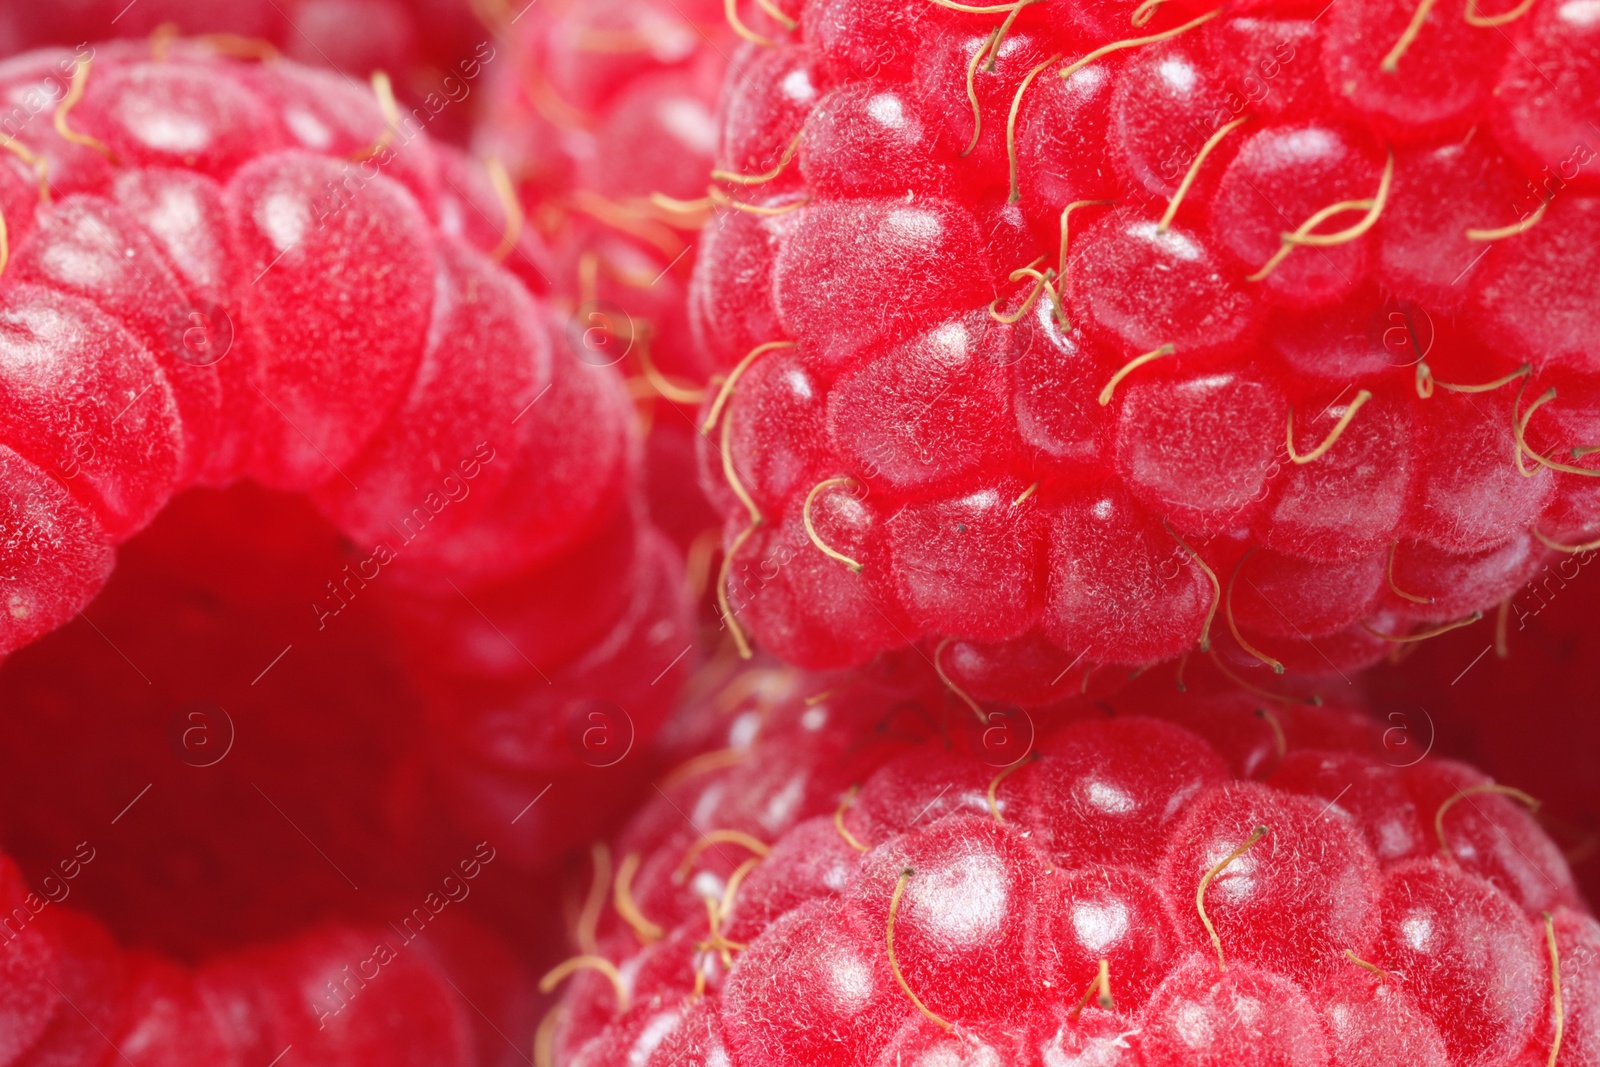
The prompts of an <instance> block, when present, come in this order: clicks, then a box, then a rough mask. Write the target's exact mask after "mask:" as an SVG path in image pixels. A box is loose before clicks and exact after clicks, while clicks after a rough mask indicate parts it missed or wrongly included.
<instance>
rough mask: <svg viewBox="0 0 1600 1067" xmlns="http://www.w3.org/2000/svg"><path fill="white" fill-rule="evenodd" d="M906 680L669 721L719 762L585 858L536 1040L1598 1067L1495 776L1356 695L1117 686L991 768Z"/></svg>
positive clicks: (793, 1059) (1566, 897)
mask: <svg viewBox="0 0 1600 1067" xmlns="http://www.w3.org/2000/svg"><path fill="white" fill-rule="evenodd" d="M929 673H930V672H927V671H926V670H925V669H924V668H919V669H918V671H916V672H911V671H908V670H905V669H904V667H903V666H901V667H894V666H893V664H892V663H886V664H885V667H884V668H880V669H878V670H876V671H875V672H873V674H872V676H870V677H857V678H843V679H841V678H839V677H837V676H835V677H833V678H817V677H814V676H812V677H807V676H803V675H802V676H795V675H789V676H787V677H786V678H785V679H784V680H783V681H782V682H780V684H779V687H778V690H777V692H776V693H774V692H773V686H771V685H768V686H766V687H765V688H764V689H763V688H761V687H756V686H752V687H750V688H751V689H753V690H754V691H755V692H756V693H757V694H759V695H760V696H764V697H766V698H767V699H765V700H762V699H754V700H752V699H747V700H745V701H744V702H743V703H741V704H739V705H737V706H736V707H735V708H734V709H733V712H734V717H733V720H732V723H731V724H730V723H729V721H728V718H727V712H726V711H725V710H721V709H715V708H713V707H708V708H705V709H702V710H698V711H696V710H690V711H689V712H687V713H686V714H687V716H688V717H689V720H690V721H691V722H699V723H702V724H707V725H702V727H701V729H702V730H705V731H707V732H710V733H711V734H712V735H713V736H714V737H715V736H717V735H720V737H721V740H720V741H717V740H713V741H712V743H713V744H717V745H721V746H724V747H720V748H717V749H714V750H713V751H712V752H710V753H707V754H705V755H702V756H701V757H698V758H696V759H694V760H691V761H689V762H688V763H686V764H685V765H684V766H683V767H682V768H681V769H680V770H679V771H677V772H675V773H673V774H670V775H669V776H667V778H666V779H665V780H664V781H663V782H661V783H660V784H659V788H660V790H661V794H660V795H659V796H657V797H655V798H653V799H652V801H651V802H650V803H649V804H647V805H646V806H645V808H644V809H643V810H642V811H641V812H640V813H639V815H638V816H637V818H636V819H635V821H634V823H633V824H632V826H631V827H630V828H629V829H627V830H626V831H624V832H623V834H622V835H621V837H620V838H619V839H618V840H617V842H616V845H615V847H614V848H612V849H607V848H604V847H597V849H596V850H595V853H594V856H595V872H594V881H593V883H592V885H591V886H590V888H589V890H588V893H587V901H588V903H587V905H586V906H584V907H582V908H581V909H580V910H579V911H578V912H577V914H578V920H577V925H576V927H575V932H574V941H575V944H576V947H577V950H578V951H579V952H580V953H581V955H579V956H576V957H574V958H573V959H572V960H570V961H568V962H567V963H566V964H563V965H562V966H560V967H558V968H557V969H556V970H555V971H553V972H552V973H551V975H550V976H549V977H548V978H547V979H546V984H547V985H552V984H554V983H555V982H557V981H560V980H562V979H564V978H568V977H569V976H570V980H571V985H570V988H569V989H568V991H567V995H566V998H565V1000H564V1001H563V1002H562V1004H561V1005H560V1007H559V1009H558V1011H557V1012H556V1013H555V1014H554V1015H553V1016H552V1017H551V1018H552V1020H553V1021H552V1022H551V1023H549V1024H547V1025H546V1026H545V1027H544V1028H542V1042H543V1044H542V1048H543V1049H544V1051H545V1055H547V1056H551V1055H553V1056H554V1062H560V1063H572V1064H582V1065H584V1067H603V1065H610V1064H623V1063H629V1064H638V1065H645V1067H654V1065H665V1064H670V1063H696V1064H711V1063H727V1062H731V1063H739V1064H745V1063H802V1064H838V1065H877V1067H890V1065H894V1064H905V1063H907V1062H912V1063H962V1064H980V1063H981V1064H999V1063H1008V1064H1009V1063H1017V1064H1030V1063H1031V1064H1037V1063H1045V1064H1051V1063H1085V1064H1088V1063H1092V1064H1129V1065H1133V1064H1142V1065H1146V1067H1155V1065H1167V1064H1171V1065H1174V1067H1176V1065H1185V1067H1194V1065H1199V1064H1207V1065H1211V1064H1215V1065H1223V1064H1234V1065H1237V1064H1247V1065H1253V1064H1261V1065H1265V1064H1294V1065H1304V1067H1332V1065H1344V1064H1354V1063H1366V1062H1381V1063H1394V1064H1399V1063H1427V1064H1435V1065H1439V1067H1445V1065H1451V1067H1466V1065H1473V1067H1487V1065H1489V1064H1510V1063H1516V1064H1524V1063H1526V1064H1530V1065H1531V1064H1534V1063H1545V1062H1547V1061H1550V1060H1551V1058H1552V1057H1557V1058H1556V1060H1555V1062H1566V1063H1585V1064H1588V1063H1594V1062H1600V1060H1597V1057H1600V955H1596V953H1597V952H1600V923H1596V921H1595V920H1594V919H1593V918H1592V917H1590V915H1589V914H1588V913H1587V911H1586V910H1585V909H1584V907H1583V905H1582V903H1581V901H1580V898H1579V897H1578V894H1577V892H1576V890H1575V888H1574V886H1573V883H1572V880H1571V875H1570V872H1569V871H1568V869H1567V867H1566V864H1565V863H1564V861H1563V860H1562V858H1561V855H1560V853H1559V852H1558V851H1557V850H1556V849H1555V848H1554V846H1553V845H1552V843H1551V841H1550V840H1549V838H1547V837H1546V836H1545V835H1544V833H1543V831H1541V830H1540V829H1539V827H1538V825H1537V824H1536V823H1535V822H1534V821H1533V819H1532V817H1531V816H1530V815H1529V814H1528V813H1527V811H1526V810H1525V809H1524V808H1523V807H1522V806H1521V805H1520V804H1519V803H1518V802H1517V801H1516V800H1515V799H1514V795H1515V794H1514V793H1513V791H1511V790H1507V789H1505V788H1504V787H1501V786H1497V785H1494V784H1492V783H1490V782H1488V780H1486V779H1485V778H1484V777H1483V776H1482V775H1481V774H1479V773H1478V772H1476V771H1474V770H1472V769H1471V768H1469V767H1467V766H1466V765H1463V764H1455V763H1450V762H1447V761H1443V760H1438V759H1429V760H1425V761H1422V762H1420V763H1417V764H1415V765H1413V766H1410V767H1408V768H1405V769H1399V768H1397V767H1396V766H1394V765H1393V762H1392V761H1393V760H1394V757H1395V753H1394V752H1392V751H1391V750H1390V749H1389V748H1387V747H1386V746H1385V745H1384V744H1383V742H1382V739H1381V738H1380V737H1379V736H1378V733H1379V731H1380V730H1381V726H1379V725H1377V724H1375V722H1374V721H1373V720H1371V719H1369V718H1368V717H1367V716H1366V715H1365V714H1364V713H1363V712H1361V711H1358V710H1356V709H1354V708H1341V709H1331V708H1309V707H1304V706H1299V707H1292V708H1287V709H1284V710H1282V711H1280V712H1278V713H1277V714H1275V715H1271V716H1264V715H1262V714H1260V713H1254V712H1253V705H1252V704H1251V703H1250V702H1249V701H1248V700H1241V699H1239V698H1238V697H1237V696H1226V695H1224V696H1210V697H1205V696H1200V695H1197V694H1191V695H1181V694H1177V693H1174V692H1172V691H1171V690H1170V689H1168V688H1166V687H1165V686H1164V685H1163V686H1152V685H1146V684H1144V683H1141V684H1140V685H1139V686H1136V687H1134V688H1131V689H1129V690H1127V691H1125V692H1124V693H1122V694H1121V695H1120V696H1117V697H1113V698H1110V699H1108V700H1105V701H1101V702H1099V703H1098V704H1097V705H1096V706H1093V707H1089V706H1085V705H1083V704H1079V705H1076V706H1068V707H1064V708H1063V709H1062V710H1061V711H1060V713H1059V714H1058V715H1056V716H1055V717H1053V719H1052V721H1051V722H1050V725H1049V726H1048V727H1047V726H1045V725H1044V724H1043V721H1042V720H1039V733H1038V737H1037V738H1036V745H1034V744H1030V745H1028V746H1027V748H1026V749H1024V750H1023V751H1026V755H1024V757H1023V758H1022V759H1019V760H1015V761H1014V762H1005V760H1009V759H1011V758H1012V756H1014V755H1015V753H1014V752H1012V753H1008V754H1007V755H1006V757H1004V759H997V758H995V757H994V755H993V753H994V752H995V751H996V747H995V746H994V744H993V738H992V737H990V736H989V735H988V734H987V733H986V731H988V730H992V729H999V730H1002V731H1018V730H1025V731H1031V730H1032V728H1033V726H1034V723H1035V720H1031V719H1028V718H1027V717H1025V716H1022V717H1018V718H1012V719H1009V720H1006V721H1004V722H1002V721H1001V720H998V719H991V720H990V721H989V722H988V723H987V724H985V725H976V727H975V724H974V723H973V722H972V720H971V718H970V715H968V713H967V712H966V711H965V710H964V709H961V708H959V707H957V708H956V712H957V713H958V714H955V715H952V714H951V713H950V706H951V705H953V704H954V702H953V701H947V700H946V699H945V698H946V693H945V692H944V691H942V690H941V688H940V687H939V685H938V683H937V682H935V681H934V680H933V679H932V678H931V677H929ZM814 689H818V690H821V691H820V692H814V691H813V690H814ZM711 703H712V704H713V705H714V704H715V702H714V701H713V702H711ZM1180 722H1182V723H1187V724H1189V725H1190V726H1192V727H1194V729H1190V728H1187V727H1186V726H1183V725H1179V723H1180ZM709 724H715V725H709ZM680 729H681V727H680ZM1028 736H1029V739H1030V741H1032V740H1035V739H1033V738H1032V735H1031V734H1029V735H1028ZM1250 738H1263V739H1264V740H1265V743H1266V748H1265V749H1264V750H1262V749H1260V747H1259V745H1258V744H1257V743H1256V742H1255V741H1253V740H1247V739H1250ZM986 756H987V757H988V758H985V757H986ZM1258 756H1259V757H1260V758H1259V759H1258V758H1257V757H1258ZM1241 758H1243V759H1245V760H1247V761H1248V762H1247V763H1241V762H1240V760H1241ZM1247 766H1248V767H1249V770H1248V771H1246V767H1247ZM1507 794H1512V795H1507ZM608 897H609V898H610V900H611V902H612V905H613V906H612V907H610V908H605V907H604V904H605V901H606V900H607V898H608ZM1557 1054H1559V1055H1557ZM547 1062H548V1061H547Z"/></svg>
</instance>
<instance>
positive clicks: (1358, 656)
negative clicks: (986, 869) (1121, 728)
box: [674, 0, 1600, 702]
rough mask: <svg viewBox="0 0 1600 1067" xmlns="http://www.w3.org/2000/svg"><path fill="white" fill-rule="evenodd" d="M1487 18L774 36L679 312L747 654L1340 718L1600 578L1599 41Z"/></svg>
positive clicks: (1120, 14)
mask: <svg viewBox="0 0 1600 1067" xmlns="http://www.w3.org/2000/svg"><path fill="white" fill-rule="evenodd" d="M780 6H782V5H780ZM1480 7H1481V5H1480V4H1479V3H1478V2H1477V0H1473V2H1472V3H1467V2H1466V0H1459V2H1454V3H1451V4H1450V5H1448V6H1447V7H1435V6H1433V5H1428V6H1427V7H1419V6H1417V5H1414V4H1408V3H1398V2H1396V3H1389V2H1387V0H1381V2H1380V0H1374V2H1373V3H1366V2H1364V0H1363V2H1357V3H1353V4H1351V5H1350V6H1348V7H1345V6H1341V7H1339V8H1338V9H1337V10H1335V11H1333V12H1330V13H1329V14H1328V17H1326V18H1323V17H1320V16H1321V13H1320V11H1319V10H1317V9H1316V6H1315V5H1309V6H1308V5H1302V4H1289V5H1278V6H1276V7H1274V8H1272V10H1270V11H1269V10H1267V9H1265V8H1259V7H1258V6H1248V5H1247V6H1246V7H1244V8H1240V9H1237V10H1234V9H1228V10H1220V9H1219V10H1216V11H1211V10H1207V9H1205V8H1204V6H1203V5H1197V4H1189V3H1184V4H1177V3H1172V4H1165V5H1162V4H1159V3H1146V4H1141V5H1138V6H1137V7H1135V6H1134V5H1132V4H1128V5H1122V4H1117V5H1111V4H1095V5H1087V6H1086V5H1082V4H1078V5H1072V4H1067V3H1065V2H1064V0H1062V2H1060V3H1057V2H1054V0H1052V2H1043V0H1041V2H1039V3H1032V4H1019V5H1014V6H1007V5H990V6H987V7H985V6H982V5H976V6H975V5H963V4H954V3H945V2H944V0H870V2H869V0H808V2H805V3H798V4H793V5H789V6H787V7H783V10H784V11H785V13H786V14H787V15H788V16H792V17H793V18H794V20H795V21H796V26H795V27H793V28H785V27H784V26H782V25H781V24H777V25H774V26H772V27H771V32H770V33H765V34H763V35H762V36H764V37H765V38H767V39H766V40H764V41H759V42H758V41H749V42H746V43H745V44H742V45H741V46H740V52H739V53H738V54H736V55H735V56H734V57H733V58H732V60H731V63H730V73H729V76H728V81H727V87H726V89H725V92H724V106H723V110H722V124H723V129H722V133H721V146H720V150H719V153H718V156H717V165H718V167H719V168H720V169H719V170H718V171H717V172H716V174H715V175H714V177H715V178H716V179H717V180H716V182H715V183H714V188H713V190H712V193H711V197H710V202H712V203H713V204H718V205H723V204H725V205H726V206H725V207H723V208H722V209H721V211H720V213H719V216H718V217H717V218H716V219H715V221H714V222H713V223H712V224H711V225H709V226H708V227H707V228H706V230H705V231H704V233H703V235H702V245H701V247H700V249H699V254H698V260H697V262H696V266H695V276H694V281H693V284H692V287H691V292H690V296H689V308H690V313H691V322H692V325H693V327H694V329H695V331H696V335H697V336H698V337H699V338H700V339H701V340H702V343H703V347H704V349H705V351H706V352H708V353H709V354H710V356H711V358H712V359H713V360H714V361H715V362H716V363H717V364H718V366H719V368H720V370H719V374H718V375H717V376H716V377H715V378H713V379H712V388H711V389H710V390H709V392H710V393H711V396H710V397H709V399H708V401H707V403H706V404H705V405H704V406H703V408H702V422H703V430H704V435H703V439H702V453H703V460H702V481H703V483H704V484H705V486H706V489H707V492H708V494H710V496H711V497H712V499H713V502H714V503H715V504H716V506H717V507H718V509H719V510H720V511H721V513H722V515H723V517H724V547H725V549H726V552H727V562H726V563H725V565H724V567H723V573H722V582H721V587H722V588H721V591H722V594H723V598H722V600H723V602H722V604H721V610H722V614H723V616H724V621H725V624H726V626H727V627H728V628H729V629H731V630H732V631H733V637H734V638H735V640H736V642H737V643H738V644H739V645H740V647H741V649H742V650H743V649H745V647H746V646H747V645H748V644H749V643H751V642H752V641H753V642H755V643H759V644H761V645H763V646H764V647H766V648H767V649H768V650H770V651H771V652H773V653H774V654H776V655H778V656H779V657H781V658H783V659H785V660H788V661H790V662H793V663H796V664H798V665H801V666H803V667H807V668H813V669H831V668H838V667H844V666H849V665H853V664H860V663H863V662H866V661H867V660H869V659H871V658H872V657H873V656H875V655H876V654H878V653H879V652H882V651H884V650H887V649H895V648H901V647H904V646H906V645H912V644H914V645H919V646H921V647H922V648H923V649H924V652H925V654H928V658H930V659H935V658H939V657H936V656H935V655H932V654H930V653H932V651H933V650H935V649H946V653H945V655H944V657H943V662H942V663H941V666H942V668H943V669H946V670H953V678H954V679H955V681H956V682H957V683H958V684H960V685H962V686H963V687H965V688H966V689H967V690H969V691H970V692H971V693H972V694H973V695H974V696H975V697H976V698H977V699H980V700H981V699H989V698H990V697H991V695H992V696H993V697H994V698H995V699H1001V698H1002V693H1001V689H1000V688H995V689H990V688H988V687H989V686H991V685H998V684H999V683H997V682H995V681H994V680H993V679H994V674H995V672H991V671H986V672H979V673H973V674H970V675H969V674H967V673H964V672H965V671H967V670H968V669H969V668H976V666H977V658H978V657H979V655H980V654H979V652H978V651H977V650H978V649H979V648H980V647H981V648H982V649H984V650H985V651H984V652H982V653H981V656H982V657H984V658H987V657H998V656H1004V657H1008V658H1013V659H1015V658H1020V657H1023V656H1033V657H1036V658H1037V657H1038V656H1039V655H1041V651H1042V650H1053V651H1043V654H1044V655H1048V656H1050V657H1051V659H1050V661H1049V662H1050V665H1051V666H1053V668H1054V670H1053V671H1052V672H1051V674H1050V676H1051V677H1055V676H1057V675H1060V674H1061V672H1062V671H1064V670H1067V669H1069V668H1070V665H1072V664H1074V663H1077V662H1078V661H1079V659H1080V658H1082V660H1083V661H1084V662H1085V663H1088V664H1096V663H1098V664H1117V665H1125V666H1133V667H1144V666H1148V665H1150V664H1152V663H1155V662H1157V661H1160V660H1163V659H1168V658H1172V657H1175V656H1179V655H1182V654H1184V653H1187V652H1190V651H1194V650H1200V651H1207V652H1211V653H1213V654H1214V655H1216V656H1217V657H1218V658H1219V665H1220V667H1221V669H1222V670H1224V671H1226V672H1227V673H1229V674H1232V675H1236V676H1240V677H1243V678H1245V679H1246V680H1247V681H1250V680H1251V679H1252V678H1253V677H1254V678H1263V677H1268V676H1269V672H1272V673H1279V672H1282V671H1284V670H1286V669H1293V670H1295V671H1297V672H1306V673H1310V674H1314V675H1327V676H1334V675H1336V674H1337V673H1345V674H1348V673H1349V671H1350V670H1352V669H1354V668H1356V667H1360V666H1365V665H1368V664H1371V663H1372V662H1374V661H1376V660H1378V659H1380V658H1382V657H1383V656H1384V655H1385V654H1386V653H1387V652H1389V651H1390V650H1392V649H1394V648H1396V647H1400V646H1402V645H1404V644H1407V643H1409V642H1412V641H1414V640H1419V639H1422V638H1424V637H1427V636H1429V635H1432V634H1434V633H1437V632H1442V631H1443V630H1445V629H1448V628H1450V627H1453V626H1457V625H1465V624H1467V623H1470V622H1473V621H1476V620H1477V619H1478V618H1480V617H1481V614H1482V613H1484V612H1490V611H1493V609H1494V608H1495V606H1496V605H1497V604H1503V603H1504V602H1505V601H1506V599H1507V598H1508V597H1509V596H1511V595H1512V593H1513V591H1514V590H1515V589H1516V588H1517V586H1518V585H1519V584H1520V583H1521V582H1523V581H1524V580H1526V579H1527V578H1528V577H1529V576H1530V575H1532V574H1534V573H1535V572H1537V571H1538V570H1539V568H1540V567H1542V566H1543V565H1545V563H1546V562H1547V561H1548V560H1549V559H1550V558H1551V557H1550V554H1549V551H1548V550H1547V548H1546V547H1545V543H1544V542H1549V541H1555V542H1557V543H1562V544H1577V543H1581V542H1585V541H1588V540H1590V539H1592V537H1593V536H1594V532H1595V527H1596V525H1597V524H1600V512H1597V511H1596V510H1595V497H1594V492H1593V485H1594V483H1593V481H1592V479H1593V478H1594V477H1595V475H1596V473H1597V472H1600V467H1597V466H1596V460H1595V458H1594V456H1593V455H1592V454H1591V453H1590V452H1589V451H1588V449H1589V447H1590V445H1589V441H1590V439H1591V438H1592V437H1593V436H1594V433H1595V432H1596V431H1597V429H1600V427H1597V426H1596V414H1597V412H1600V407H1597V397H1600V391H1597V389H1596V382H1595V378H1594V367H1593V361H1592V356H1591V354H1590V353H1588V352H1587V350H1586V348H1585V342H1584V340H1583V339H1584V338H1586V337H1588V336H1589V335H1590V333H1592V327H1593V326H1594V325H1595V323H1594V304H1595V302H1594V300H1593V299H1592V294H1591V293H1590V291H1589V288H1588V287H1586V286H1585V285H1584V284H1583V283H1581V282H1580V281H1578V279H1580V278H1585V277H1588V276H1590V275H1592V273H1593V270H1592V269H1591V268H1592V266H1593V261H1594V255H1595V252H1594V249H1595V247H1597V245H1596V242H1595V241H1594V240H1593V236H1594V232H1593V231H1594V216H1595V213H1596V211H1597V210H1600V208H1597V207H1596V201H1595V199H1594V197H1593V191H1594V189H1595V188H1596V186H1595V182H1596V177H1595V175H1596V174H1600V170H1597V169H1596V168H1595V167H1594V165H1593V157H1594V151H1593V149H1592V147H1591V142H1592V141H1593V131H1592V130H1587V127H1586V125H1585V124H1586V123H1587V124H1591V125H1592V122H1593V120H1594V116H1595V112H1594V109H1593V107H1592V105H1591V103H1590V98H1591V97H1592V96H1593V93H1586V89H1587V88H1589V87H1592V86H1591V83H1593V82H1594V79H1595V78H1596V77H1597V76H1600V63H1597V60H1596V55H1597V53H1596V52H1595V50H1594V49H1593V48H1592V47H1591V43H1592V42H1591V37H1592V36H1593V34H1592V29H1593V27H1592V26H1591V25H1590V23H1591V22H1592V20H1588V18H1587V16H1586V15H1585V14H1583V13H1582V12H1578V9H1577V8H1574V7H1572V5H1570V4H1569V5H1562V4H1560V3H1556V2H1554V0H1535V2H1534V3H1532V4H1530V5H1518V6H1516V7H1515V8H1509V7H1508V8H1505V9H1504V10H1500V9H1496V10H1492V11H1491V10H1480ZM1575 12H1576V13H1575ZM1541 57H1543V58H1541ZM1541 63H1543V64H1547V65H1548V67H1549V69H1550V74H1549V76H1548V77H1544V76H1541V75H1540V70H1542V69H1543V68H1542V67H1539V66H1537V64H1541ZM674 195H681V194H676V193H675V194H674ZM1551 390H1554V392H1553V393H1552V392H1551ZM946 646H949V647H948V648H946ZM1043 666H1044V664H1041V667H1043ZM1040 673H1044V672H1043V670H1041V671H1040ZM1250 684H1255V683H1254V682H1253V681H1251V683H1250ZM1067 691H1068V690H1067V689H1065V688H1063V689H1055V690H1053V691H1051V690H1050V689H1049V687H1044V688H1042V689H1041V688H1040V687H1038V686H1018V685H1016V684H1012V683H1006V688H1005V691H1004V695H1003V699H1008V700H1015V699H1023V698H1025V699H1027V700H1029V701H1037V702H1048V701H1050V700H1051V699H1053V698H1054V699H1059V698H1060V697H1061V696H1064V695H1065V693H1066V692H1067ZM1019 693H1020V694H1022V696H1020V697H1019V695H1018V694H1019Z"/></svg>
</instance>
